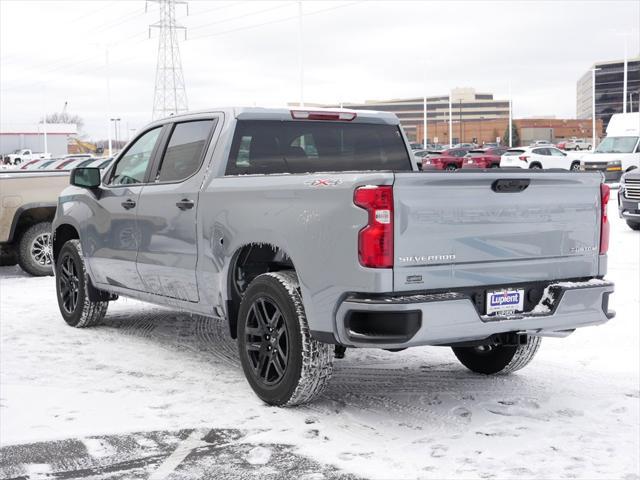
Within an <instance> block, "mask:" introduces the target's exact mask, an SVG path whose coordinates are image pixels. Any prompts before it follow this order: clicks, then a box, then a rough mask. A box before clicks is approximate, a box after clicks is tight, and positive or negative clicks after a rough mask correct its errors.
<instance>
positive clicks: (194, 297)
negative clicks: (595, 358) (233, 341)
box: [53, 108, 614, 405]
mask: <svg viewBox="0 0 640 480" xmlns="http://www.w3.org/2000/svg"><path fill="white" fill-rule="evenodd" d="M411 158H412V157H411V153H410V148H409V143H408V142H407V139H406V138H405V137H404V134H403V132H402V129H401V127H400V125H399V123H398V119H397V118H396V116H395V115H392V114H388V113H384V112H374V111H357V112H355V111H346V110H317V111H316V110H313V111H307V110H303V109H293V110H290V109H262V108H237V109H219V110H211V111H208V112H202V113H192V114H188V115H179V116H174V117H170V118H168V119H165V120H161V121H157V122H154V123H152V124H150V125H149V126H147V127H146V128H145V129H143V130H142V131H141V133H140V134H139V135H138V136H137V137H136V138H134V139H133V140H132V141H131V142H130V143H129V144H128V145H127V147H125V149H124V150H123V151H122V152H121V154H120V155H119V156H118V158H117V159H116V161H115V162H114V164H113V165H112V167H111V168H110V169H109V171H108V172H107V173H106V174H105V175H104V176H103V177H102V178H101V175H100V172H99V171H98V170H96V169H91V168H79V169H76V170H74V171H72V174H71V177H70V183H71V186H70V187H68V188H67V189H66V190H64V191H63V192H62V194H61V195H60V197H59V203H58V208H57V213H56V217H55V220H54V224H53V229H54V237H53V256H54V262H55V275H56V288H57V296H58V303H59V306H60V312H61V314H62V316H63V318H64V320H65V321H66V322H67V323H68V324H69V325H71V326H74V327H88V326H91V325H95V324H97V323H99V322H100V320H101V319H102V318H103V317H104V315H105V312H106V310H107V306H108V302H109V301H110V300H114V299H115V298H117V296H118V295H122V296H126V297H133V298H137V299H141V300H144V301H148V302H152V303H156V304H161V305H167V306H171V307H173V308H177V309H181V310H184V311H187V312H191V313H193V314H196V315H203V316H207V317H211V318H217V319H220V320H221V321H225V322H227V323H228V325H229V330H230V335H231V336H232V337H233V338H237V340H238V342H237V343H238V350H239V356H240V360H241V363H242V367H243V369H244V373H245V375H246V377H247V380H248V382H249V384H250V385H251V387H252V388H253V390H254V391H255V392H256V394H257V395H258V396H259V397H260V398H261V399H262V400H264V401H265V402H267V403H268V404H271V405H296V404H301V403H304V402H308V401H310V400H312V399H313V398H314V397H316V396H317V395H318V394H320V393H321V392H322V390H323V388H324V387H325V385H326V384H327V381H328V380H329V377H330V376H331V372H332V363H333V359H334V356H337V357H339V356H341V355H342V354H344V348H345V347H368V348H382V349H387V350H391V351H397V350H402V349H404V348H407V347H413V346H418V345H437V346H449V347H452V348H453V351H454V352H455V354H456V356H457V357H458V358H459V360H460V361H461V363H462V364H463V365H465V366H466V367H467V368H469V369H470V370H472V371H474V372H479V373H483V374H495V373H508V372H513V371H515V370H518V369H520V368H522V367H523V366H525V365H526V364H527V363H529V361H530V360H531V359H532V358H533V356H534V354H535V353H536V351H537V350H538V347H539V345H540V338H541V337H542V336H566V335H568V334H570V333H571V332H572V331H573V330H575V329H576V328H578V327H584V326H589V325H598V324H602V323H604V322H606V321H607V320H609V319H610V318H612V317H613V315H614V313H613V312H612V311H610V310H609V308H608V300H609V295H610V294H611V293H612V292H613V284H612V283H609V282H607V281H605V280H603V276H604V275H605V273H606V268H607V256H606V251H607V248H608V239H609V223H608V219H607V215H606V205H607V201H608V198H609V188H608V187H607V186H606V185H603V184H602V176H601V175H600V174H595V173H573V172H569V171H529V170H527V171H523V170H520V169H518V170H517V171H509V170H502V169H492V170H461V171H457V172H444V171H442V172H441V171H428V172H417V171H416V167H415V165H414V164H413V162H412V161H411Z"/></svg>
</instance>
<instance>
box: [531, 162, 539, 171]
mask: <svg viewBox="0 0 640 480" xmlns="http://www.w3.org/2000/svg"><path fill="white" fill-rule="evenodd" d="M529 168H530V169H531V170H542V165H540V164H539V163H532V164H531V166H530V167H529Z"/></svg>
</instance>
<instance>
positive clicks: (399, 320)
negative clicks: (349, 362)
mask: <svg viewBox="0 0 640 480" xmlns="http://www.w3.org/2000/svg"><path fill="white" fill-rule="evenodd" d="M613 291H614V285H613V283H611V282H607V281H604V280H597V279H593V280H590V281H585V282H558V283H554V284H551V285H549V286H547V288H546V289H545V291H544V294H543V296H542V299H541V300H540V302H539V303H538V304H537V305H536V306H535V307H534V308H533V309H532V310H531V311H529V312H526V313H521V314H515V315H512V316H509V317H496V316H491V317H489V316H484V315H480V314H478V311H477V310H476V308H475V306H474V304H473V302H472V300H471V298H470V297H469V296H468V295H466V294H464V293H456V292H452V293H440V294H425V295H411V296H391V297H378V298H366V297H362V296H359V295H353V296H349V297H347V298H346V299H345V300H344V301H343V302H342V303H341V304H340V306H339V308H338V311H337V314H336V324H337V325H336V327H337V328H336V340H337V341H338V343H341V344H343V345H347V346H356V347H379V348H405V347H413V346H419V345H448V344H455V343H460V342H465V341H473V340H481V339H484V338H487V337H489V336H491V335H494V334H497V333H507V332H526V333H528V334H534V335H548V336H559V335H560V336H562V335H566V334H568V333H570V331H572V330H574V329H576V328H579V327H586V326H590V325H599V324H601V323H605V322H607V321H608V320H610V319H611V318H613V317H614V316H615V313H614V312H613V311H610V310H609V307H608V304H609V295H610V294H611V293H613Z"/></svg>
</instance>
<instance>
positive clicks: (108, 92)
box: [104, 47, 112, 156]
mask: <svg viewBox="0 0 640 480" xmlns="http://www.w3.org/2000/svg"><path fill="white" fill-rule="evenodd" d="M104 52H105V66H106V69H107V115H111V79H110V74H109V47H106V48H105V50H104ZM107 127H108V128H107V138H108V140H109V156H112V152H111V147H112V145H111V124H110V123H108V122H107Z"/></svg>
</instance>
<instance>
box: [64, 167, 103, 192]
mask: <svg viewBox="0 0 640 480" xmlns="http://www.w3.org/2000/svg"><path fill="white" fill-rule="evenodd" d="M101 182H102V179H101V178H100V169H99V168H74V169H73V170H71V175H70V176H69V183H70V184H71V185H74V186H76V187H81V188H97V187H99V186H100V183H101Z"/></svg>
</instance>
